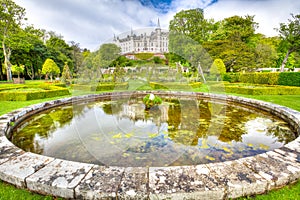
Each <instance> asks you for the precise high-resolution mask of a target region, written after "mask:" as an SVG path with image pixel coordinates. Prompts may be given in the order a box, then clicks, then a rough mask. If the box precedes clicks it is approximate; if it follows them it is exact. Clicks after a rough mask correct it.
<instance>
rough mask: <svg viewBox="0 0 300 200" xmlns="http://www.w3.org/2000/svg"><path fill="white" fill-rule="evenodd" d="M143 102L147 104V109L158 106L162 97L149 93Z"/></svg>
mask: <svg viewBox="0 0 300 200" xmlns="http://www.w3.org/2000/svg"><path fill="white" fill-rule="evenodd" d="M143 103H144V104H145V107H146V110H147V109H150V108H152V107H154V106H157V105H159V104H161V103H162V99H161V98H160V97H159V96H157V95H154V94H147V95H146V96H145V97H144V98H143Z"/></svg>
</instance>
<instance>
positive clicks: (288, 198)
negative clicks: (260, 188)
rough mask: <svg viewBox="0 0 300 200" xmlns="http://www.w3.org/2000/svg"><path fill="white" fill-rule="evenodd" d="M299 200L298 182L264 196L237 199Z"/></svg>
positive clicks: (299, 187) (299, 189)
mask: <svg viewBox="0 0 300 200" xmlns="http://www.w3.org/2000/svg"><path fill="white" fill-rule="evenodd" d="M247 199H248V200H249V199H256V200H273V199H274V200H277V199H278V200H299V199H300V181H298V182H297V183H296V184H292V185H288V186H285V187H284V188H281V189H280V190H274V191H271V192H269V193H268V194H264V195H257V196H253V197H242V198H238V200H247Z"/></svg>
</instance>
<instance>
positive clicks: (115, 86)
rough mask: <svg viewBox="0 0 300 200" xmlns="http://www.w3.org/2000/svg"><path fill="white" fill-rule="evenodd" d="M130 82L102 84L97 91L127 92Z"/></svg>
mask: <svg viewBox="0 0 300 200" xmlns="http://www.w3.org/2000/svg"><path fill="white" fill-rule="evenodd" d="M128 86H129V84H128V82H125V83H102V84H99V85H98V86H97V87H96V91H106V90H127V89H128Z"/></svg>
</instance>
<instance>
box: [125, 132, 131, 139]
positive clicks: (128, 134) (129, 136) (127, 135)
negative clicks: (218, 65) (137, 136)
mask: <svg viewBox="0 0 300 200" xmlns="http://www.w3.org/2000/svg"><path fill="white" fill-rule="evenodd" d="M132 136H133V133H127V134H126V135H125V137H126V138H131V137H132Z"/></svg>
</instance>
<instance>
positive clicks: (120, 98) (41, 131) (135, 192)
mask: <svg viewBox="0 0 300 200" xmlns="http://www.w3.org/2000/svg"><path fill="white" fill-rule="evenodd" d="M146 94H148V93H147V92H119V93H103V94H99V95H88V96H82V97H72V98H67V99H61V100H56V101H51V102H47V103H42V104H38V105H33V106H30V107H27V108H24V109H21V110H19V111H16V112H12V113H9V114H7V115H4V116H1V121H0V122H1V124H0V126H1V129H2V131H3V132H2V133H1V134H2V135H0V136H1V137H0V153H1V154H0V178H1V179H2V180H4V181H7V182H10V183H13V184H15V185H17V186H20V187H26V188H28V189H30V190H32V191H35V192H39V193H43V194H51V195H54V196H61V197H65V198H76V199H77V198H78V199H100V198H119V199H123V198H133V199H165V198H175V199H176V198H177V199H183V198H189V199H224V198H236V197H239V196H245V195H252V194H260V193H264V192H266V191H269V190H271V189H274V188H278V187H282V186H283V185H285V184H288V183H291V182H294V181H296V180H298V178H299V177H300V153H299V152H300V144H299V141H300V139H299V137H298V136H299V133H300V128H299V127H300V123H299V121H300V114H299V112H296V111H294V110H291V109H288V108H286V107H283V106H278V105H274V104H270V103H266V102H262V101H257V100H250V99H246V98H241V97H234V96H226V95H213V94H204V93H193V92H154V94H155V95H158V96H160V97H162V99H163V103H162V104H161V105H159V106H156V107H153V108H151V109H150V110H148V109H145V106H144V104H143V103H142V98H143V97H144V96H145V95H146ZM7 138H9V140H10V141H11V142H12V143H13V144H12V143H11V142H10V141H9V140H8V139H7Z"/></svg>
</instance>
